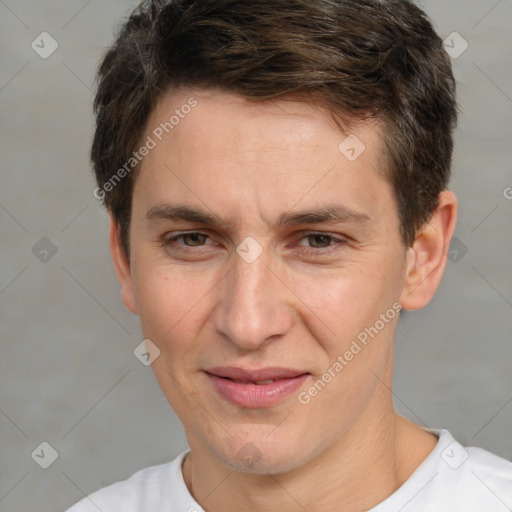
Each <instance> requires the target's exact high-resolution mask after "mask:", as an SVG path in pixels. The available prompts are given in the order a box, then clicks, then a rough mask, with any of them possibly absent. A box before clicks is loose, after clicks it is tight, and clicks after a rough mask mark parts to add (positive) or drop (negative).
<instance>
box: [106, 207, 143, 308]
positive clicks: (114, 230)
mask: <svg viewBox="0 0 512 512" xmlns="http://www.w3.org/2000/svg"><path fill="white" fill-rule="evenodd" d="M109 242H110V254H111V255H112V261H113V263H114V268H115V270H116V274H117V279H118V281H119V284H120V285H121V299H122V301H123V303H124V305H125V306H126V308H127V309H128V310H129V311H131V312H132V313H133V314H137V303H136V301H135V293H134V289H133V279H132V269H131V264H130V260H129V259H128V258H127V256H126V254H125V252H124V249H123V246H122V244H121V237H120V236H119V228H118V225H117V222H116V221H115V220H114V218H113V217H112V215H110V237H109Z"/></svg>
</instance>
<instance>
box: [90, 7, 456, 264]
mask: <svg viewBox="0 0 512 512" xmlns="http://www.w3.org/2000/svg"><path fill="white" fill-rule="evenodd" d="M180 86H185V87H187V86H189V87H196V88H197V87H200V88H210V87H216V88H221V89H223V90H225V91H229V92H233V93H238V94H241V95H243V96H244V97H246V98H247V99H250V100H257V101H258V100H259V101H261V100H266V99H271V98H279V97H281V96H283V97H284V96H285V95H289V94H290V93H291V94H300V95H304V96H305V97H307V98H308V99H309V100H311V102H314V101H317V102H322V103H323V104H325V105H327V107H328V108H329V109H330V110H331V112H332V113H334V114H336V115H339V116H340V117H341V118H342V119H349V118H363V117H373V118H375V119H379V120H380V121H381V124H382V126H383V130H382V137H383V140H384V143H385V148H386V155H385V157H386V161H387V162H388V165H387V167H388V168H387V169H386V177H387V179H388V180H389V182H390V183H391V185H392V186H393V190H394V193H395V197H396V202H397V209H398V215H399V221H400V229H401V236H402V240H403V243H404V245H405V246H406V247H408V246H410V245H412V243H413V241H414V239H415V236H416V233H417V230H418V229H419V228H420V227H421V226H423V224H424V223H425V222H427V221H428V220H429V219H430V217H431V215H432V213H433V211H434V210H435V208H436V207H437V204H438V195H439V193H440V192H441V191H442V190H444V189H445V188H446V186H447V184H448V180H449V176H450V167H451V158H452V151H453V139H452V132H453V129H454V128H455V125H456V121H457V105H456V100H455V80H454V77H453V74H452V69H451V63H450V59H449V57H448V55H447V53H446V52H445V51H444V49H443V44H442V41H441V39H440V37H439V36H438V34H437V33H436V32H435V30H434V28H433V26H432V24H431V23H430V21H429V20H428V18H427V16H426V15H425V13H424V12H423V11H422V10H421V9H420V8H418V7H417V6H415V5H414V4H413V3H412V2H411V1H408V0H251V1H247V0H153V1H149V0H147V1H144V2H142V3H141V4H140V5H139V7H138V8H137V9H135V11H134V12H133V13H132V14H131V16H130V17H129V19H128V20H127V21H126V23H124V25H123V26H122V27H121V30H120V32H119V34H118V36H117V39H116V41H115V43H114V44H113V46H112V47H111V48H110V49H109V50H108V52H107V54H106V55H105V57H104V59H103V61H102V63H101V65H100V68H99V72H98V89H97V93H96V97H95V102H94V110H95V114H96V131H95V135H94V141H93V144H92V150H91V158H92V161H93V165H94V170H95V173H96V179H97V183H98V187H99V189H97V190H104V189H103V187H104V186H105V184H107V183H108V182H109V180H111V179H112V176H113V175H114V174H115V173H116V171H117V170H118V169H120V168H121V167H122V166H123V165H124V164H125V163H126V162H127V161H128V160H129V159H130V156H131V155H132V153H133V152H134V150H135V149H136V147H137V144H139V143H140V138H141V136H142V134H143V133H144V130H145V128H146V124H147V120H148V117H149V115H150V113H151V111H152V108H153V106H154V105H155V100H156V99H157V97H158V96H159V95H160V94H162V93H163V92H165V91H168V90H169V89H171V88H177V87H180ZM134 179H135V174H134V173H127V174H126V176H125V177H124V178H123V179H122V180H119V183H116V186H114V187H109V189H107V190H109V192H108V193H105V192H104V191H103V193H102V194H101V199H103V202H104V204H105V206H106V207H107V209H108V210H109V211H110V212H111V213H112V215H113V217H114V219H115V221H116V222H117V223H118V225H119V229H120V238H121V242H122V244H123V248H124V250H125V252H126V254H127V255H128V256H129V225H130V216H131V202H132V192H133V185H134Z"/></svg>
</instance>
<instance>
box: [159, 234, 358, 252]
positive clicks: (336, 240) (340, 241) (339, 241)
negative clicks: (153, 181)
mask: <svg viewBox="0 0 512 512" xmlns="http://www.w3.org/2000/svg"><path fill="white" fill-rule="evenodd" d="M190 235H201V236H205V237H208V238H210V236H209V235H207V234H206V233H201V232H198V231H190V232H187V233H180V234H179V235H175V236H173V237H170V238H165V239H164V240H163V241H162V247H163V248H164V249H170V248H173V249H177V250H178V251H182V252H190V250H193V249H194V247H196V248H202V247H204V245H198V246H188V245H178V246H176V245H175V246H173V245H172V243H173V242H176V241H177V240H180V239H183V238H184V237H186V236H190ZM314 236H322V237H325V238H328V239H329V240H330V241H332V242H333V243H332V244H331V245H328V246H327V247H320V248H314V247H309V248H304V249H303V252H306V253H307V254H309V255H315V256H322V255H329V254H330V253H331V252H333V251H335V250H336V249H337V248H338V247H336V246H343V245H345V244H347V243H348V240H346V239H345V238H340V237H336V236H334V235H331V234H329V233H324V232H321V231H320V232H317V231H315V232H307V234H305V235H304V236H303V237H302V238H301V241H302V240H304V239H307V238H309V237H314Z"/></svg>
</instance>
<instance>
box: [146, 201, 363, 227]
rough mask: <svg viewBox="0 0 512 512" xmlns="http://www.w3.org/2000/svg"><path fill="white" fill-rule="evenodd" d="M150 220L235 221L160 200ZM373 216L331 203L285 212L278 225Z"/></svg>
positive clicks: (351, 220)
mask: <svg viewBox="0 0 512 512" xmlns="http://www.w3.org/2000/svg"><path fill="white" fill-rule="evenodd" d="M146 219H147V220H148V221H158V220H168V221H185V222H190V223H195V224H202V225H204V226H210V227H219V228H220V227H222V226H224V227H232V223H231V222H229V221H226V220H224V219H222V218H221V217H219V216H218V215H216V214H213V213H209V212H207V211H206V210H204V209H202V208H198V207H192V206H189V205H186V204H169V203H162V204H157V205H155V206H153V207H152V208H150V209H149V210H148V212H147V213H146ZM370 220H371V217H370V216H369V215H367V214H366V213H363V212H359V211H356V210H353V209H352V208H349V207H347V206H344V205H341V204H328V205H324V206H321V207H318V208H314V209H308V210H301V211H296V212H285V213H282V214H281V215H280V216H279V217H278V218H277V219H276V221H275V223H274V227H284V226H289V225H294V224H348V223H353V224H362V223H365V222H368V221H370Z"/></svg>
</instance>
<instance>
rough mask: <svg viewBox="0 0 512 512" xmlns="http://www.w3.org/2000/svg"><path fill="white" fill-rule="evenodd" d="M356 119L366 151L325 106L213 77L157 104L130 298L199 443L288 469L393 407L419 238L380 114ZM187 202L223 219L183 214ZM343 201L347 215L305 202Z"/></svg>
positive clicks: (268, 467)
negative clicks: (408, 222)
mask: <svg viewBox="0 0 512 512" xmlns="http://www.w3.org/2000/svg"><path fill="white" fill-rule="evenodd" d="M192 96H193V97H194V98H195V99H196V100H197V105H196V106H194V107H193V108H187V107H185V108H183V106H184V105H187V104H189V105H190V102H189V98H191V97H192ZM175 110H179V113H180V114H181V115H179V116H178V117H179V122H178V123H176V119H177V117H176V118H175V119H174V120H173V124H174V126H173V128H172V129H170V130H169V134H166V133H165V132H163V136H162V133H161V132H162V130H161V129H160V130H158V127H159V126H160V125H161V123H165V122H168V121H169V119H170V117H171V115H173V114H174V113H175ZM185 112H187V113H186V114H185ZM155 130H157V131H155ZM155 133H156V134H159V135H160V136H161V139H162V140H161V141H160V140H159V139H158V137H157V136H156V135H155ZM351 133H352V134H355V135H356V136H357V137H358V138H359V139H360V141H362V142H363V143H364V145H365V146H366V149H365V150H364V151H363V152H362V153H361V154H360V155H359V156H358V157H357V155H358V153H359V152H360V150H361V148H362V146H360V145H358V146H354V139H348V140H347V141H346V142H344V143H343V144H342V145H341V147H340V143H342V142H343V141H344V139H345V138H346V137H347V136H348V135H349V134H348V133H347V134H342V133H341V132H340V130H339V129H338V128H337V127H336V126H335V125H334V123H333V122H332V121H331V120H330V118H329V117H328V116H327V114H326V112H325V111H324V110H322V109H320V108H314V107H312V106H310V105H308V104H306V103H298V102H291V101H282V100H281V101H278V102H271V103H269V102H266V103H251V102H249V101H246V100H244V99H242V98H241V97H239V96H236V95H232V94H228V93H224V92H222V93H221V92H214V91H212V90H204V91H200V92H198V91H192V90H182V91H179V92H174V93H173V94H170V93H168V94H166V95H163V96H162V97H161V99H160V101H159V103H158V104H157V106H156V108H155V109H154V111H153V113H152V115H151V118H150V120H149V123H148V126H147V133H146V134H145V135H144V138H143V142H145V141H146V140H147V137H148V136H150V137H151V138H152V139H153V140H154V141H155V143H156V147H154V148H153V149H151V150H150V151H149V154H148V155H147V156H146V157H145V158H144V161H143V165H142V168H141V170H140V174H138V176H137V179H136V183H135V187H134V195H133V211H132V220H131V231H130V245H131V258H132V259H131V278H130V279H131V283H132V284H133V292H130V293H128V294H127V295H126V294H125V302H126V303H127V304H128V305H129V307H130V309H132V310H133V311H134V312H137V314H138V315H139V316H140V320H141V325H142V330H143V334H144V337H145V338H148V339H150V340H151V341H152V342H153V343H154V344H155V345H156V346H157V347H158V348H159V350H160V356H159V357H158V358H157V359H156V360H155V362H154V363H153V365H152V367H153V371H154V373H155V376H156V378H157V381H158V383H159V385H160V387H161V389H162V391H163V393H164V394H165V396H166V397H167V399H168V401H169V403H170V404H171V406H172V407H173V409H174V410H175V411H176V413H177V415H178V416H179V418H180V419H181V421H182V423H183V425H184V427H185V430H186V433H187V437H188V440H189V443H190V445H191V447H192V450H193V452H194V450H196V451H200V450H202V451H203V452H204V453H206V452H208V453H210V454H213V455H215V457H216V458H217V459H219V460H220V461H222V462H224V463H225V464H227V465H229V466H231V467H233V468H236V469H239V470H242V471H258V472H273V473H276V472H282V471H288V470H292V469H294V468H297V467H300V466H301V465H303V464H305V463H306V462H308V461H311V460H313V458H314V457H316V456H318V455H319V454H320V453H322V452H323V451H325V450H326V449H328V448H331V447H333V446H334V445H336V444H337V443H342V442H344V441H343V440H344V439H345V440H346V439H347V438H348V437H350V436H352V438H355V437H357V435H360V433H361V432H363V430H364V429H368V428H371V424H372V422H373V423H375V422H378V421H380V420H381V418H382V417H383V416H384V415H385V414H388V412H389V410H390V409H391V404H390V400H389V390H388V388H387V386H390V385H391V361H392V344H393V338H394V332H395V329H396V323H397V319H398V315H393V314H391V312H390V310H393V304H395V306H396V305H397V303H399V302H400V299H401V295H402V293H403V286H404V279H405V261H406V260H405V250H404V247H403V245H402V244H401V239H400V234H399V224H398V215H397V208H396V205H395V200H394V197H393V192H392V188H391V186H390V185H389V184H388V183H387V182H386V181H385V180H384V179H383V177H382V176H381V175H380V174H379V173H378V172H377V171H378V170H379V168H380V165H381V164H380V163H379V159H380V156H381V154H382V142H381V139H380V133H379V129H378V126H377V125H376V124H372V123H369V122H368V123H364V124H360V125H358V126H356V127H355V128H353V129H352V131H351ZM351 148H354V151H351ZM354 157H357V158H355V159H354ZM177 205H180V206H186V207H188V208H189V209H191V210H197V211H199V210H201V211H202V212H204V213H206V214H208V215H212V216H215V217H218V218H220V219H222V223H221V224H212V225H211V224H204V223H203V222H202V220H201V219H198V218H197V217H196V218H195V219H191V218H189V219H188V220H180V219H179V218H176V217H173V216H171V215H170V214H171V213H176V210H174V211H171V208H173V207H175V206H177ZM327 207H332V208H333V209H334V208H337V210H336V211H337V213H339V214H341V215H340V216H339V218H338V219H336V220H334V221H331V222H328V221H326V220H321V219H319V218H316V219H315V218H312V217H302V218H293V216H294V215H295V214H297V213H299V212H301V213H303V212H313V211H317V210H320V209H322V208H323V209H325V208H327ZM333 211H334V210H333ZM282 216H286V217H285V218H287V219H288V222H282V223H278V220H279V219H280V218H281V217H282ZM179 235H183V236H182V237H181V238H179ZM127 296H128V298H127V299H126V297H127ZM394 311H395V314H396V307H395V309H394ZM384 317H385V318H384ZM383 319H384V320H385V321H384V320H383ZM362 333H366V344H364V343H363V342H362V341H361V340H363V339H364V338H365V336H364V334H362ZM370 333H371V334H370ZM358 336H359V338H358ZM354 341H355V342H356V345H357V347H359V350H358V348H356V345H354V343H353V342H354ZM348 352H350V353H352V357H350V355H349V354H347V353H348ZM340 356H341V361H343V363H342V362H341V361H340V358H339V357H340ZM336 361H338V363H339V364H338V365H335V363H336ZM340 365H341V369H340ZM276 368H280V369H284V371H281V372H280V371H278V370H275V369H276ZM329 369H330V372H329ZM244 372H248V373H244ZM326 372H327V373H329V375H330V376H331V378H330V379H329V378H328V377H325V374H326ZM228 377H230V378H228ZM322 378H323V383H324V385H321V384H318V383H317V385H316V388H315V386H314V384H315V382H317V381H318V380H319V379H320V380H322ZM272 379H276V380H275V381H274V382H268V381H269V380H272ZM236 380H238V381H240V382H236ZM254 380H258V381H259V382H260V383H259V384H255V383H254V382H253V381H254ZM326 381H327V382H326ZM312 387H313V388H314V389H316V392H315V391H314V390H312V389H311V388H312ZM354 436H355V437H354ZM248 461H249V462H248Z"/></svg>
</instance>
